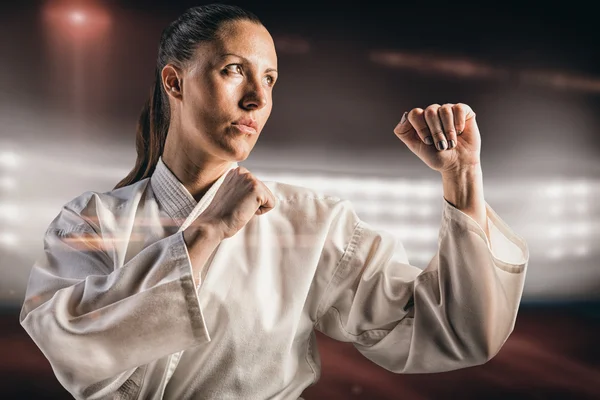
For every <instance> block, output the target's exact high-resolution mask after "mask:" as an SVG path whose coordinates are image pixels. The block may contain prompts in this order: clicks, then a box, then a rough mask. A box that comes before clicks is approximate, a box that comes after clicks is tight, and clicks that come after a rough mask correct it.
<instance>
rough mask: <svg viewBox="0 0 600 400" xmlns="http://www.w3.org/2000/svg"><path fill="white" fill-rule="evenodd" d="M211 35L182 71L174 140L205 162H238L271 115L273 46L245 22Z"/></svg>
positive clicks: (230, 24)
mask: <svg viewBox="0 0 600 400" xmlns="http://www.w3.org/2000/svg"><path fill="white" fill-rule="evenodd" d="M217 37H218V38H217V39H216V40H214V41H211V42H204V43H202V44H200V45H199V46H198V48H197V51H196V53H195V55H194V57H193V59H192V60H191V62H190V63H189V65H187V68H186V69H185V71H184V72H183V79H182V81H183V82H182V83H183V87H182V88H181V94H182V96H181V102H179V106H178V107H180V110H179V111H180V112H179V115H180V118H181V120H180V121H179V122H180V124H181V126H182V130H181V131H182V132H181V133H182V134H183V138H180V139H183V140H184V141H185V142H186V143H185V145H186V146H192V148H193V150H194V152H195V153H196V154H203V155H204V156H205V157H207V159H211V160H226V161H242V160H245V159H246V158H247V157H248V155H249V154H250V151H251V150H252V148H253V147H254V145H255V144H256V141H257V139H258V136H259V134H260V132H261V130H262V129H263V127H264V126H265V124H266V122H267V119H268V118H269V115H270V114H271V108H272V106H273V101H272V91H273V85H274V84H275V81H276V79H277V55H276V53H275V45H274V43H273V39H272V38H271V35H270V34H269V32H268V31H267V30H266V28H265V27H264V26H262V25H259V24H256V23H254V22H250V21H236V22H228V23H226V24H224V25H223V26H222V27H221V28H220V29H219V31H218V35H217Z"/></svg>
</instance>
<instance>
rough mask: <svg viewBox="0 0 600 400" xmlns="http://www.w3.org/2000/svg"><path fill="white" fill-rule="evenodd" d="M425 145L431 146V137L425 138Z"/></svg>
mask: <svg viewBox="0 0 600 400" xmlns="http://www.w3.org/2000/svg"><path fill="white" fill-rule="evenodd" d="M425 144H426V145H432V144H433V139H432V138H431V136H427V137H426V138H425Z"/></svg>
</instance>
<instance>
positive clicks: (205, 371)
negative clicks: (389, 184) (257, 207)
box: [20, 160, 529, 400]
mask: <svg viewBox="0 0 600 400" xmlns="http://www.w3.org/2000/svg"><path fill="white" fill-rule="evenodd" d="M235 167H237V164H235V163H234V164H232V166H231V168H235ZM224 177H225V175H223V176H222V177H221V178H220V179H219V180H218V181H217V182H216V183H215V184H214V185H213V186H211V188H210V189H209V191H208V192H207V193H206V194H205V195H204V197H203V198H202V199H201V200H200V201H199V202H198V203H196V201H195V200H194V198H193V197H192V196H191V195H190V193H189V192H188V191H187V190H186V189H185V187H184V186H183V185H182V184H181V182H179V181H178V180H177V178H176V177H175V176H174V175H173V174H172V173H171V171H170V170H169V169H168V168H167V167H166V165H165V164H164V163H163V162H162V160H161V161H160V162H159V164H158V166H157V168H156V170H155V172H154V174H153V175H152V177H151V178H147V179H144V180H141V181H139V182H137V183H135V184H132V185H129V186H127V187H124V188H120V189H117V190H113V191H110V192H107V193H96V192H86V193H84V194H82V195H81V196H79V197H77V198H75V199H74V200H72V201H71V202H69V203H68V204H66V205H65V206H64V207H63V209H62V211H61V212H60V213H59V215H58V216H57V217H56V218H55V219H54V221H53V222H52V223H51V224H50V226H49V228H48V230H47V232H46V235H45V238H44V250H45V251H44V255H43V256H42V257H41V258H40V259H38V260H37V261H36V263H35V265H34V266H33V269H32V270H31V275H30V278H29V282H28V286H27V293H26V296H25V302H24V304H23V308H22V311H21V315H20V321H21V324H22V326H23V327H24V328H25V330H26V331H27V332H28V333H29V335H30V336H31V338H32V339H33V340H34V341H35V343H36V344H37V345H38V346H39V348H40V349H41V350H42V352H43V353H44V355H45V356H46V357H47V358H48V360H49V361H50V364H51V365H52V368H53V370H54V372H55V374H56V377H57V378H58V380H59V381H60V383H61V384H62V385H63V386H64V387H65V388H66V389H67V390H68V391H69V392H70V393H71V394H72V395H73V396H75V397H76V398H78V399H105V398H106V399H161V398H164V399H177V400H180V399H245V400H252V399H261V400H264V399H297V398H298V397H299V396H300V395H301V394H302V392H303V390H304V389H305V388H306V387H307V386H309V385H311V384H314V383H315V382H316V381H317V380H318V378H319V374H320V359H319V353H318V350H317V348H316V343H315V333H314V330H315V329H316V330H319V331H321V332H323V333H324V334H326V335H328V336H330V337H332V338H334V339H337V340H341V341H345V342H352V343H354V346H356V348H357V349H358V350H359V351H360V352H361V353H362V354H363V355H364V356H365V357H367V358H368V359H370V360H371V361H373V362H375V363H377V364H378V365H380V366H381V367H383V368H386V369H388V370H390V371H394V372H397V373H420V372H439V371H448V370H453V369H457V368H463V367H468V366H474V365H478V364H482V363H485V362H486V361H488V360H489V359H490V358H492V357H493V356H494V355H495V354H496V353H497V352H498V351H499V350H500V348H501V346H502V345H503V344H504V342H505V341H506V339H507V338H508V336H509V334H510V333H511V332H512V330H513V327H514V324H515V319H516V316H517V310H518V307H519V302H520V299H521V294H522V290H523V284H524V279H525V272H526V267H527V263H528V259H529V254H528V248H527V245H526V243H525V242H524V240H523V239H522V238H520V237H519V236H517V235H516V234H515V233H513V232H512V231H511V229H510V228H509V227H508V226H507V225H506V224H505V223H504V222H503V221H502V220H501V219H500V218H499V217H498V215H496V213H495V212H494V211H493V210H492V209H491V208H490V207H489V205H488V204H486V207H487V215H488V222H489V225H490V231H491V233H490V236H491V238H490V239H488V238H487V237H486V235H485V233H484V231H483V230H482V228H481V227H480V226H479V225H478V224H477V223H476V222H475V221H474V220H473V219H472V218H470V217H469V216H467V215H466V214H464V213H463V212H461V211H459V210H458V209H456V208H454V207H453V206H452V205H450V204H449V203H447V202H444V205H443V213H442V221H441V227H440V231H439V239H438V243H439V250H438V252H437V254H436V255H435V257H434V258H433V259H432V260H431V262H430V263H429V265H428V266H427V268H426V269H425V270H421V269H419V268H417V267H414V266H411V265H409V262H408V259H407V258H406V255H405V252H404V249H403V248H402V244H401V243H399V242H398V241H397V240H396V239H395V238H394V237H393V236H392V235H390V234H389V233H386V232H383V231H379V230H375V229H373V228H372V227H371V226H369V225H368V224H367V223H365V222H364V221H361V220H360V219H359V218H358V216H357V214H356V213H355V211H354V210H353V207H352V204H351V203H350V202H349V201H347V200H341V199H339V198H336V197H332V196H327V195H323V194H319V193H317V192H315V191H313V190H309V189H306V188H301V187H297V186H291V185H287V184H282V183H277V182H265V184H266V185H267V186H268V187H269V189H270V190H271V191H272V192H273V194H274V195H275V196H276V198H277V204H276V207H275V208H274V209H273V210H271V211H270V212H268V213H266V214H265V215H261V216H254V217H253V218H252V219H251V220H250V221H249V222H248V224H247V225H246V226H245V227H244V228H243V229H242V230H240V231H239V232H238V233H236V234H235V235H234V236H233V237H231V238H228V239H225V240H223V241H222V242H221V243H220V244H219V246H218V247H217V249H216V250H215V251H214V252H213V254H212V256H211V258H210V259H209V261H208V262H207V264H206V266H205V268H204V269H203V271H202V276H201V283H200V286H199V288H197V287H195V285H194V281H193V278H192V269H191V263H190V259H189V255H188V252H187V248H186V245H185V242H184V240H183V230H184V229H185V228H186V227H187V226H188V225H189V224H190V223H191V222H192V221H193V220H194V219H195V218H196V217H197V216H198V215H199V214H200V213H201V212H202V211H203V210H204V209H205V208H206V206H207V205H208V204H210V202H211V201H212V200H213V198H214V195H215V193H216V191H217V190H218V188H219V187H220V185H221V184H222V181H223V179H224Z"/></svg>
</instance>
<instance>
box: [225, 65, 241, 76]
mask: <svg viewBox="0 0 600 400" xmlns="http://www.w3.org/2000/svg"><path fill="white" fill-rule="evenodd" d="M223 72H226V73H230V72H231V73H233V74H240V75H241V74H242V66H241V65H240V64H229V65H227V66H226V67H225V69H224V70H223Z"/></svg>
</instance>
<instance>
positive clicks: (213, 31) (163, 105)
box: [115, 4, 262, 189]
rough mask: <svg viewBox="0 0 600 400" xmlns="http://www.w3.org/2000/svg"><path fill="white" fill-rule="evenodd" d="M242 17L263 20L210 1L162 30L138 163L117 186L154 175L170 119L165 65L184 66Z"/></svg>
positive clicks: (137, 142)
mask: <svg viewBox="0 0 600 400" xmlns="http://www.w3.org/2000/svg"><path fill="white" fill-rule="evenodd" d="M240 20H247V21H251V22H256V23H257V24H262V23H261V21H260V20H259V19H258V17H257V16H256V15H254V14H253V13H251V12H248V11H245V10H243V9H241V8H239V7H237V6H232V5H225V4H209V5H204V6H198V7H192V8H190V9H188V10H187V11H185V12H184V13H183V14H182V15H181V16H179V18H177V19H176V20H175V21H173V22H172V23H171V24H170V25H169V26H167V27H166V28H165V29H164V30H163V32H162V35H161V37H160V45H159V47H158V58H157V61H156V70H155V73H154V85H153V87H152V91H151V95H150V98H149V99H148V101H147V102H146V104H145V105H144V108H143V109H142V113H141V115H140V119H139V121H138V125H137V133H136V140H135V147H136V151H137V159H136V161H135V166H134V167H133V170H131V172H130V173H129V175H127V176H126V177H125V178H124V179H123V180H121V181H120V182H119V183H118V184H117V185H116V186H115V189H117V188H120V187H123V186H127V185H131V184H132V183H135V182H138V181H140V180H142V179H144V178H147V177H149V176H151V175H152V173H153V172H154V169H155V168H156V164H157V163H158V159H159V157H160V156H161V155H162V152H163V150H164V147H165V140H166V139H167V131H168V130H169V120H170V113H169V103H168V99H167V95H166V93H165V91H164V89H163V85H162V78H161V71H162V69H163V68H164V66H165V65H167V64H168V63H173V64H175V65H177V66H180V67H181V66H183V65H184V64H185V62H186V61H189V60H190V59H191V58H192V56H193V54H194V52H195V50H196V48H197V46H198V44H199V43H200V42H206V41H211V40H215V39H216V38H217V31H218V29H219V28H220V27H221V25H222V24H224V23H226V22H230V21H240Z"/></svg>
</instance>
